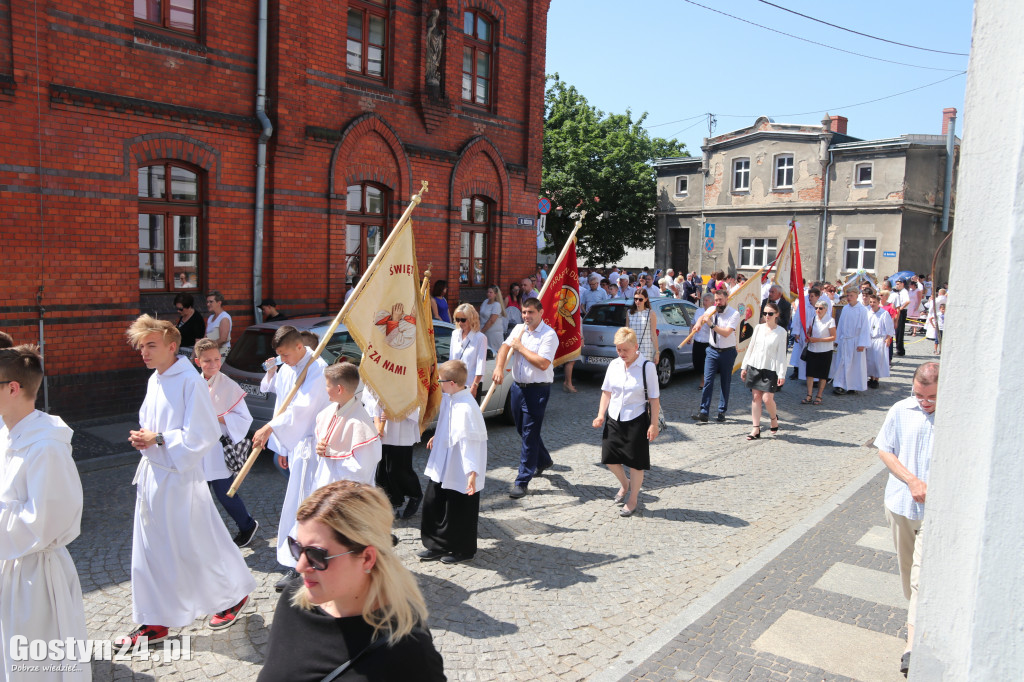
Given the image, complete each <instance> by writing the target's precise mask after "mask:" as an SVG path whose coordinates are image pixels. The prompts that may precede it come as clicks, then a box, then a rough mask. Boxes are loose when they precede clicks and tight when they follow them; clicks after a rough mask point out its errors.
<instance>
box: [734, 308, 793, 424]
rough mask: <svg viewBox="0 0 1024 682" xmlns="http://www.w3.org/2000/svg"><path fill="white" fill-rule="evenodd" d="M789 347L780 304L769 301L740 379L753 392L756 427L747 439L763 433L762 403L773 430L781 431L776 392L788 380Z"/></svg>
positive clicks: (749, 345)
mask: <svg viewBox="0 0 1024 682" xmlns="http://www.w3.org/2000/svg"><path fill="white" fill-rule="evenodd" d="M787 350H788V349H787V347H786V330H785V329H783V328H782V327H781V326H779V306H778V304H777V303H775V302H774V301H771V300H769V301H765V304H764V322H763V323H761V324H759V325H757V326H756V327H754V333H753V334H752V335H751V337H750V343H749V344H748V345H747V352H746V354H745V355H744V356H743V365H742V370H741V371H740V379H742V380H743V381H744V382H745V384H746V386H747V388H749V389H750V390H751V393H752V394H753V400H752V401H751V403H750V418H751V421H752V422H753V424H754V428H753V430H751V432H750V435H748V436H747V440H757V439H758V438H760V437H761V406H762V405H764V408H765V409H766V410H768V416H770V417H771V418H772V421H771V432H772V433H778V431H779V417H778V412H777V411H776V408H775V393H776V392H777V391H778V390H779V389H780V388H782V385H783V384H784V383H786V367H787V366H788V364H789V363H788V362H787V357H786V356H787V352H786V351H787Z"/></svg>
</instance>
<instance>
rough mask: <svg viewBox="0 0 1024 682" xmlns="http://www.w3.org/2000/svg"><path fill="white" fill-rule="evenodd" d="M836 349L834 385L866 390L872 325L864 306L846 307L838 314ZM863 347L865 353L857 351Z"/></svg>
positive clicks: (832, 370) (833, 364) (832, 369)
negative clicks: (868, 350)
mask: <svg viewBox="0 0 1024 682" xmlns="http://www.w3.org/2000/svg"><path fill="white" fill-rule="evenodd" d="M836 344H837V345H838V347H837V348H836V352H835V354H834V355H833V356H832V368H831V371H830V372H829V373H830V374H831V375H832V385H833V386H835V387H836V388H844V389H846V390H847V391H866V390H867V388H868V367H867V358H866V353H867V349H868V347H870V346H871V323H870V321H869V320H868V309H867V308H865V307H864V306H862V305H860V304H858V305H847V306H845V307H844V308H843V311H842V313H840V314H839V325H838V326H837V327H836ZM858 347H863V348H864V349H865V350H864V351H863V352H858V351H857V348H858Z"/></svg>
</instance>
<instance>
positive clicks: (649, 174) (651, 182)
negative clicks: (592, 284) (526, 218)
mask: <svg viewBox="0 0 1024 682" xmlns="http://www.w3.org/2000/svg"><path fill="white" fill-rule="evenodd" d="M544 103H545V111H544V152H543V154H544V156H543V170H542V175H541V194H542V195H543V196H545V197H547V198H549V199H551V203H552V205H553V206H554V207H555V208H556V209H557V208H558V207H561V208H562V215H561V216H559V215H557V213H558V211H557V210H552V211H551V213H550V214H548V217H547V233H548V236H549V239H550V242H551V243H550V244H549V246H548V250H551V251H553V252H556V253H557V251H558V250H559V249H561V248H562V245H563V244H564V243H565V240H566V238H567V237H568V236H569V233H570V232H572V228H573V226H574V225H575V223H576V214H577V212H578V211H580V210H584V209H585V210H586V211H587V214H586V216H585V218H584V220H583V227H582V228H581V229H580V231H579V232H578V233H577V244H576V251H577V254H578V255H579V257H580V258H581V259H583V260H585V261H586V263H587V264H588V265H605V264H607V265H614V264H615V263H616V262H618V261H619V260H620V259H621V258H622V257H623V256H624V255H625V253H626V250H627V249H631V248H649V247H650V246H651V245H652V244H653V243H654V228H655V215H654V210H655V206H656V205H657V178H656V174H655V171H654V168H653V166H652V165H651V161H653V160H654V159H656V158H660V157H669V156H689V154H688V153H687V152H686V145H684V144H682V143H680V142H677V141H676V140H675V139H672V140H665V139H662V138H660V137H651V136H650V134H649V133H648V132H647V131H646V130H645V129H644V127H643V122H644V120H645V119H646V118H647V113H646V112H645V113H644V114H642V115H641V116H640V117H639V118H637V119H636V120H633V116H632V113H631V112H630V111H629V109H627V110H626V113H624V114H605V113H604V112H603V111H600V110H598V109H596V108H595V107H593V106H591V105H590V104H589V103H588V102H587V100H586V98H585V97H584V96H583V95H582V94H580V92H579V91H578V90H577V89H576V88H575V87H574V86H572V85H569V84H568V83H565V82H564V81H562V80H561V79H560V78H559V77H558V74H557V73H556V74H554V75H549V76H548V88H547V92H546V93H545V97H544ZM605 211H607V212H609V213H608V214H607V215H606V216H604V215H602V214H603V213H604V212H605Z"/></svg>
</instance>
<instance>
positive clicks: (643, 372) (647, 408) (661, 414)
mask: <svg viewBox="0 0 1024 682" xmlns="http://www.w3.org/2000/svg"><path fill="white" fill-rule="evenodd" d="M653 364H654V363H653V362H651V361H650V360H644V364H643V365H641V366H640V376H641V377H642V378H643V380H644V414H646V415H647V425H648V426H650V425H651V399H650V398H648V397H647V365H653ZM664 430H665V411H664V410H658V431H664Z"/></svg>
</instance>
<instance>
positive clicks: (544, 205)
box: [537, 199, 551, 215]
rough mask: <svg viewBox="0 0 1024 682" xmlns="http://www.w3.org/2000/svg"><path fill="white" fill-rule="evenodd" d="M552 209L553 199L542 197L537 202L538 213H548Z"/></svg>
mask: <svg viewBox="0 0 1024 682" xmlns="http://www.w3.org/2000/svg"><path fill="white" fill-rule="evenodd" d="M550 211H551V200H550V199H541V200H540V201H538V202H537V213H540V214H541V215H547V214H548V213H549V212H550Z"/></svg>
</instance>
